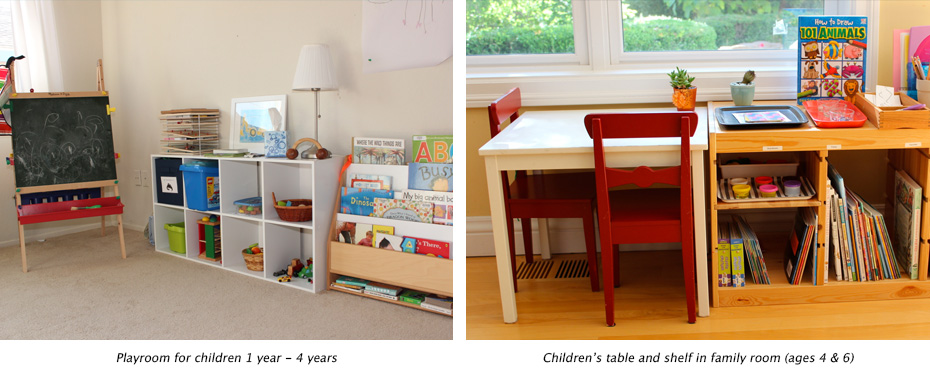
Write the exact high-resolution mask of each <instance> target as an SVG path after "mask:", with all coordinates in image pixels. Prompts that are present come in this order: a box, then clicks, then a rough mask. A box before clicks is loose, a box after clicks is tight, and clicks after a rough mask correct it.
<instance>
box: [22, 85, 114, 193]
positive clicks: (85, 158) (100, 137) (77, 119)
mask: <svg viewBox="0 0 930 375" xmlns="http://www.w3.org/2000/svg"><path fill="white" fill-rule="evenodd" d="M63 94H67V93H63ZM27 95H28V94H27ZM23 96H25V95H23ZM108 104H109V98H108V97H107V96H89V97H88V96H83V97H68V96H65V95H61V96H54V97H40V98H10V105H11V108H10V111H11V119H10V124H11V125H12V127H13V137H12V138H13V157H14V159H15V164H14V165H15V167H14V170H15V174H16V186H17V187H27V186H45V185H59V184H69V183H77V182H89V181H102V180H115V179H116V157H115V155H114V153H113V128H112V126H111V124H110V116H109V114H108V113H107V105H108Z"/></svg>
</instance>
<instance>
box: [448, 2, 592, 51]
mask: <svg viewBox="0 0 930 375" xmlns="http://www.w3.org/2000/svg"><path fill="white" fill-rule="evenodd" d="M466 6H467V9H468V11H467V19H466V22H465V23H466V27H467V30H466V33H465V35H466V42H465V43H466V44H465V51H466V54H467V55H469V56H477V55H515V54H558V53H563V54H564V53H569V54H570V53H575V37H574V30H573V26H572V2H571V0H467V4H466Z"/></svg>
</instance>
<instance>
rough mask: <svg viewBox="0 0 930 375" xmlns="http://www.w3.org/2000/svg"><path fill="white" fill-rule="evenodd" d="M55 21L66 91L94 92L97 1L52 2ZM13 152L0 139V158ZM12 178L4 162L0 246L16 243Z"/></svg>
mask: <svg viewBox="0 0 930 375" xmlns="http://www.w3.org/2000/svg"><path fill="white" fill-rule="evenodd" d="M55 19H56V20H57V25H58V43H59V44H60V53H61V61H63V62H64V64H63V65H64V66H62V78H63V79H64V88H65V90H67V91H95V90H96V89H97V73H96V72H97V70H96V69H97V59H100V58H101V57H103V44H102V40H103V37H102V34H101V26H102V23H101V18H100V2H99V1H67V2H66V1H58V2H56V3H55ZM26 58H27V59H28V58H29V56H26ZM28 90H29V88H28V87H17V91H24V92H25V91H28ZM12 152H13V147H12V144H11V141H10V137H0V157H2V158H6V157H8V156H9V155H10V154H11V153H12ZM4 160H5V159H4ZM14 178H15V177H14V173H13V168H12V167H9V166H7V165H6V164H5V163H4V165H2V167H0V223H3V224H4V225H0V246H6V245H12V244H16V243H17V242H18V241H19V234H18V233H17V226H16V209H15V205H14V203H13V200H12V199H11V198H12V197H13V189H14V182H13V181H15V179H14ZM99 226H100V219H97V218H91V219H80V220H70V221H65V222H51V223H42V224H30V225H27V226H26V227H25V228H26V229H25V233H26V237H27V238H28V239H30V240H34V239H38V238H44V237H50V236H55V235H59V234H63V233H70V232H75V231H80V230H84V229H89V228H93V227H99ZM142 226H145V224H142Z"/></svg>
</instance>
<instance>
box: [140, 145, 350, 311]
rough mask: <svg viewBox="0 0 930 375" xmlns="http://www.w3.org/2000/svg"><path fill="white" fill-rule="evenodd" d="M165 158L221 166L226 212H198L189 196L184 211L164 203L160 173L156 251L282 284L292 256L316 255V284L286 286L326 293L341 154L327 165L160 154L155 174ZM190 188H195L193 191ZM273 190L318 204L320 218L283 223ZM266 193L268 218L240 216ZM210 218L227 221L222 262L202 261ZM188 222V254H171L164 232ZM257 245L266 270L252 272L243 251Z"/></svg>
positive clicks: (222, 226) (264, 207) (223, 227)
mask: <svg viewBox="0 0 930 375" xmlns="http://www.w3.org/2000/svg"><path fill="white" fill-rule="evenodd" d="M157 158H178V159H181V160H182V162H183V163H187V162H190V161H195V160H202V161H216V162H218V166H219V190H220V193H219V194H220V207H219V208H218V209H216V210H210V211H201V210H194V209H190V208H188V207H187V204H188V203H187V197H186V196H185V197H184V204H183V205H181V206H178V205H172V204H165V203H159V202H158V196H157V194H156V192H157V191H158V189H159V184H160V183H161V181H158V180H157V178H156V176H155V175H154V173H153V176H152V183H153V185H154V186H152V193H153V201H154V202H155V203H154V206H153V209H154V219H155V220H154V223H155V226H154V227H153V228H152V229H151V230H152V233H153V234H154V235H155V251H156V252H159V253H162V254H168V255H172V256H177V257H180V258H184V259H187V260H190V261H194V262H198V263H200V264H205V265H210V266H214V267H219V268H222V269H224V270H227V271H232V272H236V273H240V274H243V275H247V276H252V277H256V278H259V279H263V280H265V281H270V282H275V283H278V282H277V279H278V276H275V275H274V273H275V272H277V271H279V270H281V269H285V268H286V267H287V265H288V264H290V260H291V259H293V258H299V259H300V260H301V262H306V261H307V258H310V257H312V258H313V263H314V268H313V279H312V280H313V282H312V283H310V282H307V280H304V279H301V278H296V277H295V278H293V279H292V281H291V282H289V283H280V285H286V286H289V287H292V288H297V289H300V290H304V291H308V292H313V293H317V292H320V291H323V290H325V289H326V285H327V280H328V278H327V276H326V272H327V268H326V263H327V262H326V256H327V252H326V243H327V242H328V237H327V236H328V233H329V225H330V216H329V215H330V213H332V209H333V207H334V204H335V202H334V201H333V196H334V195H335V194H336V192H335V190H333V187H334V186H333V183H332V181H335V180H336V179H338V176H339V167H341V166H342V164H341V163H340V160H341V159H340V158H339V157H335V158H333V159H327V160H316V159H311V160H288V159H284V158H231V157H205V156H180V155H152V171H155V170H156V168H155V159H157ZM179 178H180V177H179ZM185 185H186V182H185ZM184 191H185V192H186V191H187V189H186V187H185V189H184ZM272 193H275V195H276V196H277V197H279V198H283V199H298V198H300V199H312V200H313V219H314V220H311V221H303V222H287V221H282V220H281V219H280V218H279V217H278V214H277V212H276V211H275V209H274V202H273V199H272V197H271V194H272ZM258 196H260V197H262V207H261V208H262V213H261V214H260V215H244V214H240V213H238V209H237V207H236V205H235V204H234V202H235V201H237V200H240V199H243V198H250V197H258ZM209 215H217V216H219V217H220V236H221V237H220V246H221V254H222V258H221V259H220V261H218V262H217V261H213V260H211V259H205V258H200V257H198V253H199V251H198V248H199V244H200V243H199V240H200V238H199V234H198V232H199V231H198V224H197V222H198V221H201V220H202V218H203V217H204V216H209ZM180 222H183V223H184V228H185V233H184V237H185V243H186V247H187V251H186V253H185V254H179V253H175V252H174V251H171V249H170V247H169V240H168V231H167V230H165V229H164V226H165V224H168V223H180ZM256 242H257V243H259V247H262V248H264V254H265V255H264V258H263V260H264V270H262V271H252V270H249V269H248V268H246V265H245V260H244V259H243V258H242V250H243V249H244V248H245V247H246V246H248V245H249V244H252V243H256Z"/></svg>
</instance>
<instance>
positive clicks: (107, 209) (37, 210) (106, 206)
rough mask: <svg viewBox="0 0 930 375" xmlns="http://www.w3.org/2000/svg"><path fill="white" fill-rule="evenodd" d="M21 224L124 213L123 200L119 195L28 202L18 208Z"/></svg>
mask: <svg viewBox="0 0 930 375" xmlns="http://www.w3.org/2000/svg"><path fill="white" fill-rule="evenodd" d="M98 204H99V205H100V208H86V209H80V210H75V211H72V210H71V207H89V206H96V205H98ZM16 213H17V215H18V216H19V223H20V224H35V223H44V222H47V221H59V220H70V219H80V218H85V217H94V216H104V215H117V214H121V213H123V202H120V200H119V198H117V197H106V198H93V199H78V200H73V201H64V202H51V203H38V204H27V205H22V206H19V207H17V208H16Z"/></svg>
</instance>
